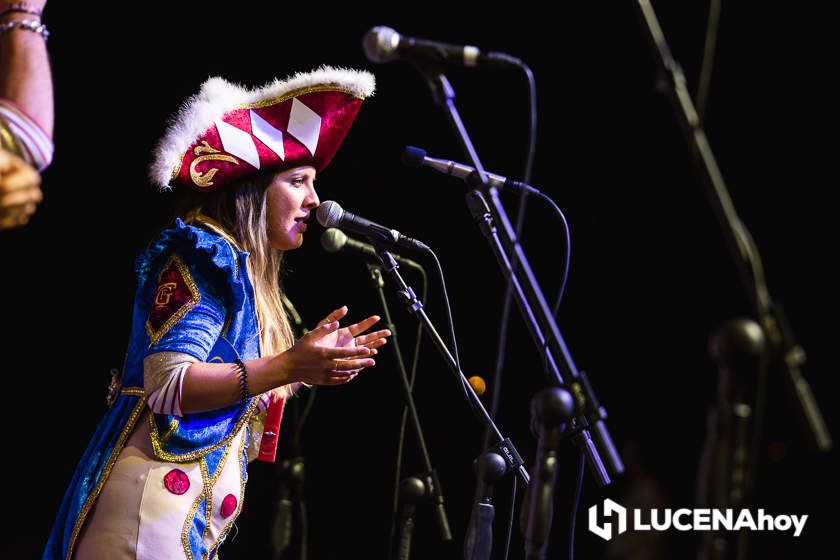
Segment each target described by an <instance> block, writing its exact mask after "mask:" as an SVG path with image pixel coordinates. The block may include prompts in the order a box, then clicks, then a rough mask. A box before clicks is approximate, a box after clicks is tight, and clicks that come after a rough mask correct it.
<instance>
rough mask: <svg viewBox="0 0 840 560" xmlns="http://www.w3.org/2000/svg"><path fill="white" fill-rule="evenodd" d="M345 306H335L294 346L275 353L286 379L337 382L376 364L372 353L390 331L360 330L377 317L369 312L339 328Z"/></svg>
mask: <svg viewBox="0 0 840 560" xmlns="http://www.w3.org/2000/svg"><path fill="white" fill-rule="evenodd" d="M345 315H347V307H340V308H339V309H336V310H335V311H333V312H332V313H330V314H329V315H327V317H325V318H324V319H323V320H322V321H321V322H320V323H318V326H317V327H316V328H315V329H314V330H312V331H310V332H308V333H306V334H305V335H304V336H303V337H301V338H300V340H298V341H297V342H296V343H295V345H294V346H292V347H291V348H289V349H288V350H287V351H285V352H283V353H282V354H279V355H278V356H277V359H278V360H280V361H281V367H282V368H283V370H284V371H286V372H288V375H289V382H302V383H307V384H309V385H340V384H342V383H347V382H348V381H350V380H352V379H353V378H354V377H355V376H356V375H357V374H358V373H359V371H361V370H362V369H363V368H366V367H371V366H374V365H376V361H375V360H374V359H373V357H372V356H375V355H376V354H377V350H376V349H377V348H379V347H380V346H382V345H383V344H385V342H386V338H387V337H388V336H390V335H391V331H389V330H388V329H383V330H379V331H375V332H372V333H368V334H364V335H363V334H362V333H363V332H364V331H366V330H367V329H369V328H370V327H371V326H373V325H374V324H376V323H377V322H378V321H379V317H378V316H376V315H373V316H371V317H368V318H367V319H364V320H362V321H360V322H358V323H355V324H353V325H350V326H348V327H343V328H339V320H340V319H341V318H343V317H344V316H345Z"/></svg>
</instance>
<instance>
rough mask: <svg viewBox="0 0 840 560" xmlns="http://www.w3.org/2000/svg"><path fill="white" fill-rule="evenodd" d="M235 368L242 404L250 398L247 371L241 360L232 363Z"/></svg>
mask: <svg viewBox="0 0 840 560" xmlns="http://www.w3.org/2000/svg"><path fill="white" fill-rule="evenodd" d="M233 365H234V366H235V367H236V374H237V375H238V376H239V390H240V391H242V402H245V401H247V400H248V399H250V398H251V392H250V391H249V390H248V370H247V369H245V364H243V363H242V360H240V359H238V358H237V359H236V360H234V361H233Z"/></svg>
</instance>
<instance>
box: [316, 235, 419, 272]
mask: <svg viewBox="0 0 840 560" xmlns="http://www.w3.org/2000/svg"><path fill="white" fill-rule="evenodd" d="M321 247H323V248H324V250H325V251H326V252H328V253H338V252H339V251H346V252H348V253H356V254H357V255H360V256H362V257H364V258H366V259H369V260H372V261H375V262H378V261H379V258H378V255H377V254H376V249H375V248H374V247H373V245H371V244H370V243H365V242H364V241H359V240H358V239H353V238H352V237H347V235H346V234H345V233H344V232H343V231H341V230H340V229H337V228H328V229H327V230H325V231H324V233H323V234H321ZM391 256H392V257H394V260H395V261H397V264H399V265H400V266H407V267H411V268H416V269H418V270H423V267H422V266H421V265H420V264H419V263H417V262H415V261H413V260H411V259H408V258H406V257H401V256H399V255H397V254H396V253H391Z"/></svg>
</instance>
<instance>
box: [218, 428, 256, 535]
mask: <svg viewBox="0 0 840 560" xmlns="http://www.w3.org/2000/svg"><path fill="white" fill-rule="evenodd" d="M247 440H248V434H247V433H245V434H242V441H241V442H239V452H238V453H237V454H236V460H237V461H238V462H237V465H238V466H239V503H238V504H236V511H234V512H233V514H231V516H230V521H229V522H228V524H227V525H225V526H224V527H223V528H222V530H221V531H219V541H218V542H217V543H216V544H215V545H214V546H217V545H218V543H219V542H221V541H222V539H224V538H225V537H226V536H227V534H228V532H230V528H231V526H232V525H233V522H234V521H236V519H237V518H238V517H239V514H240V513H241V512H242V507H243V506H244V504H245V482H244V481H243V480H242V478H243V476H242V475H243V474H245V473H244V472H243V470H247V468H248V466H247V465H245V466H244V467H243V466H242V455H243V454H244V453H245V443H246V441H247Z"/></svg>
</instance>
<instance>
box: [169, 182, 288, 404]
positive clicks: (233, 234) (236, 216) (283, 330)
mask: <svg viewBox="0 0 840 560" xmlns="http://www.w3.org/2000/svg"><path fill="white" fill-rule="evenodd" d="M271 179H272V175H271V174H265V173H264V174H260V175H257V176H254V177H251V178H248V179H245V180H243V181H240V182H239V183H238V184H237V185H229V186H227V187H226V188H224V189H221V190H220V191H217V192H214V193H210V194H203V195H202V196H201V198H200V199H198V202H197V204H195V205H194V206H193V207H192V209H191V210H189V211H188V212H187V214H186V216H185V221H186V222H187V223H190V222H198V223H201V224H205V225H207V226H209V227H210V228H211V229H213V230H215V231H216V232H217V233H219V234H220V235H222V236H223V237H225V238H226V239H227V240H228V241H230V242H232V243H234V245H236V246H237V247H238V248H239V249H241V250H245V251H247V252H248V253H249V257H248V275H249V277H250V279H251V284H252V286H253V287H254V297H255V300H256V301H255V308H256V311H257V323H258V325H259V336H260V353H261V354H262V355H263V356H269V355H273V354H279V353H281V352H283V351H285V350H287V349H288V348H290V347H291V346H292V344H294V342H295V337H294V333H293V332H292V326H291V323H290V322H289V317H288V315H287V313H286V309H285V307H284V305H283V300H282V295H281V290H282V286H281V282H280V276H281V272H282V265H283V251H278V250H277V249H272V248H271V246H270V244H269V241H268V229H267V226H268V221H267V218H266V204H265V199H266V192H267V187H268V185H269V183H270V182H271ZM298 386H299V384H297V383H292V384H289V385H283V386H281V387H278V388H276V389H275V390H274V391H275V393H276V395H277V396H279V397H283V398H285V397H289V396H291V395H293V394H294V393H295V391H296V390H297V388H298Z"/></svg>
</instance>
